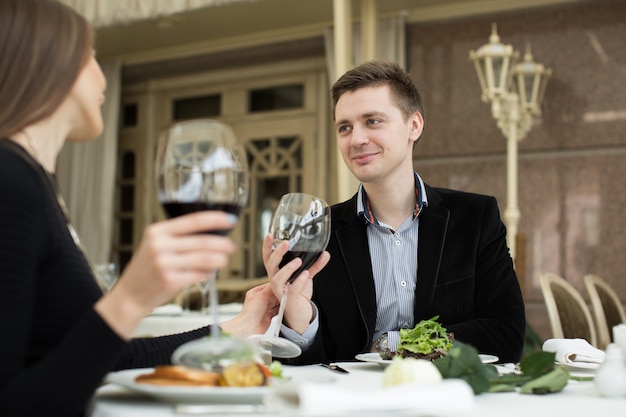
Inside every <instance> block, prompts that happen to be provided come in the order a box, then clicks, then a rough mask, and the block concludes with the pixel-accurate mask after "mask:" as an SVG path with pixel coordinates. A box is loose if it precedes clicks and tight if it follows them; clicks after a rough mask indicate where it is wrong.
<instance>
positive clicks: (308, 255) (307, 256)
mask: <svg viewBox="0 0 626 417" xmlns="http://www.w3.org/2000/svg"><path fill="white" fill-rule="evenodd" d="M321 254H322V251H320V250H318V251H311V252H307V251H291V250H290V251H287V253H285V256H283V260H282V261H281V262H280V265H279V267H280V268H282V267H283V266H285V265H287V264H288V263H289V262H291V261H292V260H293V259H295V258H300V259H302V265H300V268H298V269H297V270H296V272H294V273H293V274H292V275H291V276H290V277H289V279H288V280H287V282H288V283H289V284H291V283H292V282H293V281H295V279H296V278H297V277H298V275H300V274H301V273H302V271H304V270H305V269H308V268H309V267H310V266H311V265H313V264H314V263H315V261H317V258H319V257H320V255H321Z"/></svg>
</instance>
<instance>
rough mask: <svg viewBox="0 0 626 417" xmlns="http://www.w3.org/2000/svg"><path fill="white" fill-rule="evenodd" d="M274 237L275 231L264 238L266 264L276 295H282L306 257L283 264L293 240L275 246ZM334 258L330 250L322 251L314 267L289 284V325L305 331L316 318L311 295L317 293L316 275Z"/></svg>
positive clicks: (285, 322)
mask: <svg viewBox="0 0 626 417" xmlns="http://www.w3.org/2000/svg"><path fill="white" fill-rule="evenodd" d="M273 243H274V238H273V237H272V235H271V234H269V233H268V234H267V235H265V238H264V239H263V248H262V249H263V250H262V251H263V264H264V265H265V270H266V271H267V276H268V278H269V282H270V285H271V286H272V290H273V291H274V295H275V296H276V298H278V299H280V297H281V296H282V293H283V288H285V285H288V284H287V280H288V279H289V277H291V275H292V274H293V273H294V272H296V271H297V270H298V268H300V266H301V265H302V260H301V259H300V258H296V259H294V260H292V261H291V262H289V263H288V264H287V265H285V266H284V267H283V268H280V267H279V265H280V263H281V261H282V260H283V256H285V254H286V253H287V251H288V250H289V243H288V242H282V243H281V244H279V245H278V246H276V248H273ZM329 260H330V254H329V253H328V252H327V251H324V252H322V254H321V255H320V257H319V258H318V259H317V261H315V263H314V264H313V265H311V267H310V268H309V269H307V270H305V271H302V273H301V274H300V275H299V276H298V277H297V278H296V279H295V281H293V283H291V285H288V287H287V288H288V291H289V294H288V295H289V297H288V299H287V305H286V307H285V315H284V318H283V323H284V324H285V325H286V326H288V327H289V328H291V329H293V330H295V331H296V332H298V333H300V334H302V333H304V331H305V330H306V328H307V327H308V326H309V324H310V323H311V321H312V319H313V307H312V306H311V296H312V294H313V281H312V279H313V277H314V276H315V274H317V273H318V272H319V271H321V270H322V268H324V267H325V266H326V264H327V263H328V261H329Z"/></svg>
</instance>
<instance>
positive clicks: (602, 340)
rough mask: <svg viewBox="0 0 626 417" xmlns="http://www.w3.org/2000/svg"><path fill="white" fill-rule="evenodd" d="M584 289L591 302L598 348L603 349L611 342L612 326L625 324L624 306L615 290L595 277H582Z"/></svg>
mask: <svg viewBox="0 0 626 417" xmlns="http://www.w3.org/2000/svg"><path fill="white" fill-rule="evenodd" d="M583 281H584V282H585V288H586V289H587V293H588V294H589V298H590V300H591V308H592V310H593V314H594V317H595V319H596V330H597V332H598V345H599V346H598V347H599V348H601V349H605V348H606V346H607V345H608V344H609V343H611V342H612V341H613V334H612V330H611V329H613V326H615V325H616V324H620V323H626V313H625V312H624V306H623V305H622V302H621V301H620V299H619V297H618V296H617V294H616V293H615V290H613V288H611V286H610V285H609V284H608V283H607V282H606V281H604V280H603V279H602V278H600V277H599V276H597V275H593V274H589V275H585V276H584V277H583Z"/></svg>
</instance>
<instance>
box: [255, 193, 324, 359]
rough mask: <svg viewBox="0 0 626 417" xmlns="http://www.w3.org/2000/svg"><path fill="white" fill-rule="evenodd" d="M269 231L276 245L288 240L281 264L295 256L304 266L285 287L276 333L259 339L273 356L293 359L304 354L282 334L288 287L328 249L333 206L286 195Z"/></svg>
mask: <svg viewBox="0 0 626 417" xmlns="http://www.w3.org/2000/svg"><path fill="white" fill-rule="evenodd" d="M269 231H270V233H271V234H272V236H273V237H274V247H276V246H278V245H279V244H281V243H282V242H285V241H286V242H289V250H288V251H287V253H286V254H285V256H283V260H282V261H281V263H280V267H281V268H282V267H283V266H285V265H286V264H287V263H289V262H290V261H292V260H293V259H295V258H300V259H302V265H300V267H299V268H298V270H297V271H295V272H294V273H293V274H292V275H291V277H289V279H288V280H287V283H286V285H285V286H284V287H283V292H282V296H281V299H280V307H279V309H278V314H277V316H276V318H275V319H274V326H275V327H274V329H273V330H274V332H273V334H271V335H267V336H262V337H260V338H258V339H259V340H258V343H259V344H261V346H266V347H267V348H268V349H269V350H271V353H272V356H274V357H278V358H292V357H296V356H299V355H300V353H302V351H301V349H300V347H299V346H298V345H296V344H295V343H293V342H291V341H289V340H287V339H285V338H283V337H280V328H281V324H282V321H283V314H284V312H285V305H286V303H287V294H288V292H289V286H290V285H291V283H292V282H293V281H294V280H295V279H296V278H297V277H298V276H299V275H300V274H301V273H302V271H304V270H305V269H308V268H309V267H310V266H311V265H313V264H314V263H315V261H316V260H317V259H318V258H319V257H320V255H321V254H322V252H324V250H325V249H326V246H327V245H328V241H329V240H330V207H329V206H328V204H327V203H326V202H325V201H324V200H322V199H320V198H318V197H316V196H313V195H310V194H304V193H289V194H285V195H284V196H283V197H282V198H281V199H280V202H279V203H278V207H277V208H276V210H275V211H274V214H273V216H272V220H271V222H270V229H269Z"/></svg>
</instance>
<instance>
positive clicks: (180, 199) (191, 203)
mask: <svg viewBox="0 0 626 417" xmlns="http://www.w3.org/2000/svg"><path fill="white" fill-rule="evenodd" d="M157 182H158V189H159V201H160V203H161V205H162V207H163V210H164V212H165V213H166V215H167V216H168V217H170V218H171V217H177V216H182V215H184V214H188V213H192V212H196V211H201V210H221V211H225V212H228V213H231V214H233V215H235V216H239V215H240V213H241V211H242V210H243V208H244V206H245V205H246V204H247V200H248V167H247V160H246V157H245V153H244V150H243V147H242V145H241V144H240V143H239V142H238V141H237V138H236V137H235V134H234V133H233V131H232V129H231V128H230V127H229V126H228V125H226V124H224V123H221V122H218V121H215V120H209V119H197V120H188V121H184V122H180V123H176V124H174V125H173V126H171V127H170V128H169V129H167V130H165V131H164V132H163V134H162V135H161V137H160V138H159V144H158V148H157ZM229 232H230V230H207V233H215V234H220V235H227V234H228V233H229ZM216 274H217V273H216V272H211V273H210V274H209V276H208V277H207V279H206V280H205V281H204V282H203V283H201V284H200V289H201V292H202V299H203V305H205V306H206V305H207V304H206V303H207V297H208V307H209V308H208V309H206V308H203V311H204V312H205V313H207V310H208V313H209V314H210V317H211V320H212V321H211V337H210V338H209V339H211V340H210V343H211V346H208V344H207V346H204V347H201V349H202V350H203V359H202V363H205V365H203V366H205V367H206V366H208V367H211V366H213V364H211V361H212V360H210V359H209V358H210V357H216V358H217V357H218V356H220V355H222V353H225V352H226V351H227V350H228V349H231V348H233V347H232V346H230V344H233V343H235V342H234V339H233V338H225V337H220V330H219V327H218V310H217V308H218V302H217V298H218V295H217V289H216ZM197 342H208V341H203V340H199V341H197ZM193 346H194V345H192V347H193ZM181 348H183V349H181V350H180V351H178V355H177V354H176V352H175V356H176V360H177V361H180V362H181V363H183V364H185V363H184V362H186V361H192V362H194V361H193V360H192V359H189V358H191V357H192V356H193V354H191V355H190V354H189V352H187V350H188V348H189V346H186V347H185V346H182V347H181ZM179 349H180V348H179ZM193 351H194V349H191V352H193ZM173 360H174V357H173ZM196 362H197V361H196ZM196 362H194V363H193V364H191V365H192V366H195V367H200V366H199V364H198V363H196Z"/></svg>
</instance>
